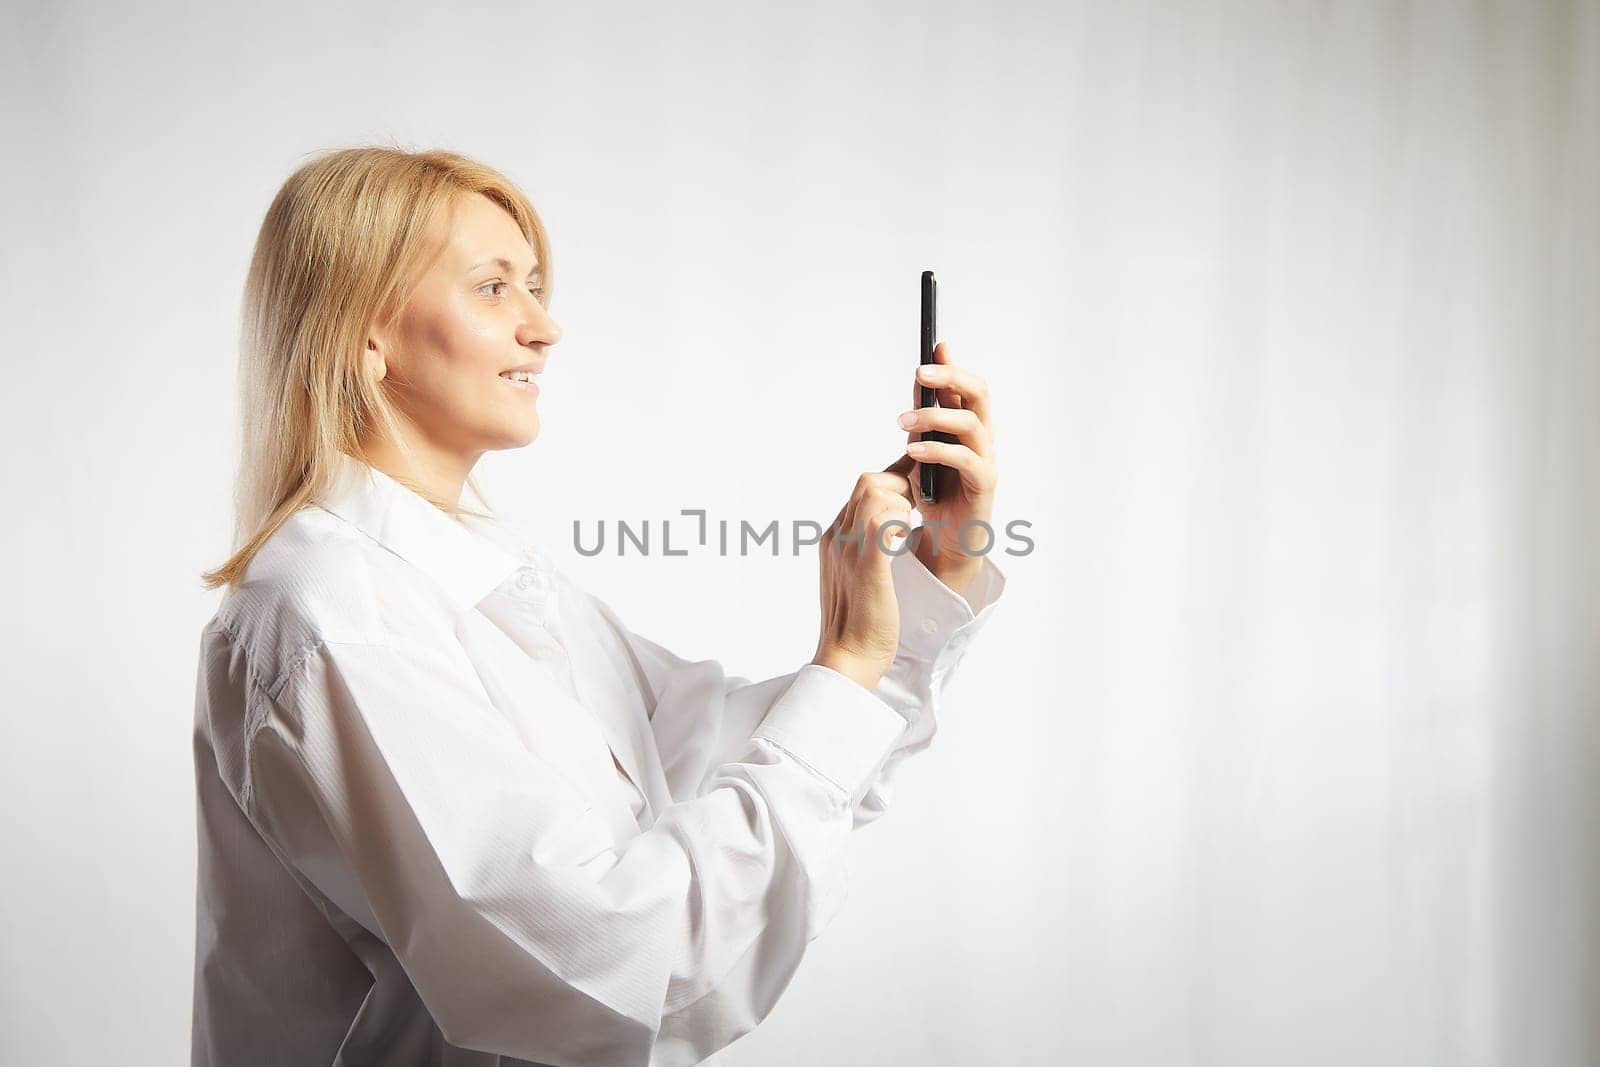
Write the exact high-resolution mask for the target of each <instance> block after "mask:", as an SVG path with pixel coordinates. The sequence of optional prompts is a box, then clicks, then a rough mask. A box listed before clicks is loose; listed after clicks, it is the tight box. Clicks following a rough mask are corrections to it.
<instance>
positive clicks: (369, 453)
mask: <svg viewBox="0 0 1600 1067" xmlns="http://www.w3.org/2000/svg"><path fill="white" fill-rule="evenodd" d="M410 445H411V451H412V453H413V454H414V455H415V457H416V462H415V463H411V462H408V461H407V459H406V456H405V455H404V454H402V453H401V451H400V450H399V448H397V447H396V446H395V445H394V443H393V442H391V441H387V440H386V441H382V442H373V443H369V444H368V445H367V447H366V448H365V449H364V455H363V458H364V459H365V460H366V462H367V463H369V464H371V465H372V466H373V467H376V468H377V469H378V470H380V471H382V472H383V473H385V474H387V475H389V476H390V477H391V478H404V479H407V480H409V481H412V482H415V483H416V484H418V485H420V486H422V487H423V488H424V489H426V490H427V491H428V492H429V493H431V494H432V495H433V496H435V497H437V498H438V499H440V500H444V501H448V502H449V503H451V504H458V503H460V501H461V489H462V487H463V486H464V485H466V481H467V475H468V474H471V473H472V468H473V467H474V466H476V465H477V462H478V458H479V457H480V456H482V455H483V453H481V452H474V453H470V454H467V455H462V454H461V453H458V452H451V451H448V450H446V449H441V448H437V447H433V446H431V445H430V444H429V443H428V442H426V441H416V440H413V441H411V442H410Z"/></svg>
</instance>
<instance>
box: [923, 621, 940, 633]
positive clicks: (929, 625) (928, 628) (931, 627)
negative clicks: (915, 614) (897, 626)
mask: <svg viewBox="0 0 1600 1067" xmlns="http://www.w3.org/2000/svg"><path fill="white" fill-rule="evenodd" d="M938 628H939V624H938V623H937V622H935V621H934V620H932V619H923V620H922V632H923V633H925V634H931V633H933V632H934V631H935V630H937V629H938Z"/></svg>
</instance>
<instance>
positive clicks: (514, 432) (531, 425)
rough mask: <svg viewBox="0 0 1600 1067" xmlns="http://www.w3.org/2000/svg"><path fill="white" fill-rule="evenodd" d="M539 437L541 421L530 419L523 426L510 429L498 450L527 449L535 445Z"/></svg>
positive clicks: (502, 438)
mask: <svg viewBox="0 0 1600 1067" xmlns="http://www.w3.org/2000/svg"><path fill="white" fill-rule="evenodd" d="M538 436H539V420H538V419H530V420H529V421H528V422H526V423H524V424H523V425H521V426H513V427H508V428H507V432H506V433H504V434H502V435H501V443H500V444H498V445H496V446H495V447H496V448H499V449H506V448H525V447H527V446H528V445H531V444H533V442H534V439H535V438H537V437H538Z"/></svg>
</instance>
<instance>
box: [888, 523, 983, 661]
mask: <svg viewBox="0 0 1600 1067" xmlns="http://www.w3.org/2000/svg"><path fill="white" fill-rule="evenodd" d="M979 559H980V560H982V562H981V563H980V564H979V566H978V573H977V575H976V576H975V577H974V578H973V579H972V584H971V585H969V586H968V587H967V592H966V595H965V596H963V595H962V594H960V593H958V592H956V591H955V590H954V589H951V588H950V587H949V586H948V585H945V584H944V583H943V582H941V581H940V580H939V579H938V577H937V576H936V575H935V574H934V573H933V572H932V571H930V570H929V569H928V568H927V566H926V565H925V564H924V563H923V562H922V560H920V559H918V558H917V555H916V553H914V552H912V551H911V550H910V549H909V548H908V549H906V551H904V552H901V553H900V554H899V555H898V556H895V557H894V558H893V559H892V560H891V561H890V563H889V572H890V574H891V575H892V576H893V578H894V593H895V599H896V600H897V601H898V602H899V605H900V647H901V650H902V652H903V653H907V654H909V655H910V656H911V657H912V658H913V659H916V660H919V661H921V662H924V663H930V662H932V661H933V660H934V658H935V657H936V656H937V655H938V654H939V652H940V651H941V650H942V649H944V648H945V647H946V646H947V645H949V644H950V643H951V641H952V640H953V639H955V638H957V637H958V636H959V635H961V634H963V633H967V632H971V631H976V630H977V629H979V628H980V627H981V625H982V623H983V622H985V621H987V620H988V617H989V616H990V615H991V614H993V612H994V605H995V602H996V601H998V600H999V599H1000V594H1001V593H1002V592H1003V591H1004V590H1005V587H1006V576H1005V572H1004V571H1002V570H1001V569H1000V567H999V566H998V565H997V564H996V563H995V562H994V559H993V558H992V557H991V556H989V555H983V556H980V557H979ZM965 643H966V642H965V640H964V639H962V640H958V641H956V647H957V648H958V649H959V647H960V646H961V645H963V644H965Z"/></svg>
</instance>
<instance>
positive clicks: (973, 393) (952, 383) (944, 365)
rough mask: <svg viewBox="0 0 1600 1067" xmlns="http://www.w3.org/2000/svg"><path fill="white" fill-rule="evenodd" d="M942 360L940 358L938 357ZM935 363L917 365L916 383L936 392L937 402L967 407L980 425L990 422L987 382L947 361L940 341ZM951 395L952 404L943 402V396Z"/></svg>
mask: <svg viewBox="0 0 1600 1067" xmlns="http://www.w3.org/2000/svg"><path fill="white" fill-rule="evenodd" d="M941 354H944V358H943V359H940V358H939V357H940V355H941ZM934 360H935V361H934V362H933V363H931V364H919V365H918V367H917V379H916V380H917V381H918V382H920V383H923V384H926V385H930V386H933V387H935V388H936V389H938V391H939V403H940V404H942V405H943V406H945V407H962V408H970V409H971V410H973V411H975V412H977V414H978V418H979V419H981V420H982V421H983V422H985V423H987V422H988V421H989V408H990V402H989V383H988V382H986V381H984V380H983V379H982V378H980V377H979V376H978V375H976V374H974V373H972V372H971V371H970V370H967V369H966V368H965V367H961V366H958V365H956V364H954V363H951V362H950V361H949V356H948V350H947V349H946V348H945V346H944V344H943V343H942V342H941V343H940V345H939V347H938V348H936V349H934ZM947 394H949V395H951V399H952V400H953V401H956V402H955V403H949V404H946V403H945V397H946V395H947Z"/></svg>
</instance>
